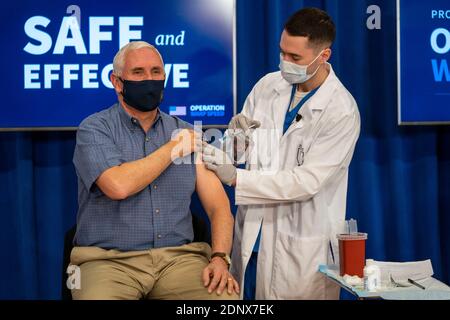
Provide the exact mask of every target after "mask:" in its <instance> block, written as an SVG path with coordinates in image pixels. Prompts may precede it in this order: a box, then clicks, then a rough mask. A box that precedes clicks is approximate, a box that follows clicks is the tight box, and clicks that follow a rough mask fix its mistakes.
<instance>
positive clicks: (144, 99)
mask: <svg viewBox="0 0 450 320" xmlns="http://www.w3.org/2000/svg"><path fill="white" fill-rule="evenodd" d="M119 79H120V78H119ZM120 80H121V81H122V83H123V89H122V96H123V101H125V103H126V104H128V105H129V106H130V107H133V108H134V109H136V110H139V111H142V112H147V111H152V110H155V109H156V108H157V107H158V106H159V105H160V104H161V101H162V98H163V91H164V82H165V81H164V80H141V81H132V80H122V79H120Z"/></svg>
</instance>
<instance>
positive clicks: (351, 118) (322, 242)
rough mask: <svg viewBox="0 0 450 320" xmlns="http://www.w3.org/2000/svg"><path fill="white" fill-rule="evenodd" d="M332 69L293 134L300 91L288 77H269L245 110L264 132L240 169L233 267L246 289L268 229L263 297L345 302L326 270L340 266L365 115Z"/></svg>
mask: <svg viewBox="0 0 450 320" xmlns="http://www.w3.org/2000/svg"><path fill="white" fill-rule="evenodd" d="M326 66H327V68H329V71H330V73H329V75H328V77H327V79H326V80H325V82H324V83H323V84H322V85H321V87H320V88H319V90H318V91H317V92H316V93H315V94H314V95H313V96H312V97H311V98H310V99H309V100H308V101H307V102H306V103H305V104H304V105H303V107H302V108H301V109H300V112H299V113H300V114H301V115H302V119H301V120H300V121H298V122H294V124H292V125H291V126H290V128H289V129H288V131H287V132H286V134H284V135H283V133H282V132H283V123H284V119H285V115H286V110H287V107H288V104H289V100H290V95H291V89H292V86H291V85H290V84H289V83H288V82H286V81H285V80H284V79H283V78H282V76H281V73H280V72H274V73H270V74H267V75H266V76H265V77H263V78H262V79H261V80H260V81H259V82H258V83H257V84H256V85H255V87H254V88H253V90H252V91H251V93H250V94H249V96H248V97H247V100H246V102H245V105H244V108H243V110H242V113H243V114H244V115H246V116H248V117H249V118H252V119H255V120H258V121H260V122H261V127H260V128H258V129H256V130H254V132H253V134H252V138H253V140H254V146H253V147H252V150H251V152H250V156H249V161H248V162H247V164H246V169H238V170H237V171H238V172H237V180H236V181H237V182H236V190H235V192H236V204H237V205H239V207H238V212H237V215H236V224H235V234H234V244H233V252H232V269H231V270H232V273H233V274H234V276H235V277H236V279H238V281H239V282H240V285H241V288H243V284H244V274H245V268H246V266H247V263H248V261H249V258H250V256H251V253H252V249H253V245H254V243H255V240H256V237H257V235H258V230H259V229H260V226H261V224H262V229H261V230H262V234H261V242H260V249H259V254H258V264H257V280H256V282H257V284H256V299H338V298H339V289H338V287H337V286H336V285H334V284H333V283H331V282H330V281H329V280H326V279H325V277H324V276H322V275H321V274H320V273H318V267H319V265H320V264H330V263H332V253H331V250H330V241H331V244H332V246H333V252H334V257H335V262H336V263H338V261H337V259H338V246H337V239H336V234H337V233H341V232H342V231H343V230H342V229H343V226H344V221H345V210H346V196H347V180H348V167H349V164H350V161H351V158H352V156H353V151H354V148H355V144H356V141H357V139H358V137H359V132H360V117H359V112H358V108H357V104H356V102H355V100H354V99H353V97H352V95H351V94H350V93H349V92H348V91H347V90H346V89H345V87H344V86H343V85H342V83H341V82H340V81H339V79H338V78H337V77H336V75H335V74H334V72H333V69H332V67H331V65H330V64H327V65H326ZM294 121H295V120H294ZM300 146H301V147H302V149H303V156H302V152H301V150H299V149H300ZM299 164H300V165H299ZM241 292H243V290H241Z"/></svg>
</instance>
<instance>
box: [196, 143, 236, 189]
mask: <svg viewBox="0 0 450 320" xmlns="http://www.w3.org/2000/svg"><path fill="white" fill-rule="evenodd" d="M203 162H204V163H205V166H206V168H208V169H209V170H211V171H214V173H215V174H216V175H217V177H218V178H219V179H220V181H222V182H223V183H225V184H227V185H229V186H234V185H236V167H235V166H234V165H233V160H231V158H230V157H229V156H228V155H227V154H226V153H225V152H223V151H222V150H220V149H218V148H216V147H214V146H213V145H210V144H207V143H203Z"/></svg>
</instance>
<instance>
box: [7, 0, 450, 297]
mask: <svg viewBox="0 0 450 320" xmlns="http://www.w3.org/2000/svg"><path fill="white" fill-rule="evenodd" d="M372 4H376V5H379V6H380V8H381V14H382V20H381V30H368V29H367V28H366V19H367V17H368V14H367V13H366V9H367V7H368V6H369V5H372ZM304 6H315V7H320V8H322V9H324V10H326V11H328V12H329V14H330V15H331V16H332V17H333V19H334V21H335V23H336V26H337V39H336V42H335V44H334V46H333V56H332V59H331V63H332V64H333V66H334V69H335V72H336V74H337V75H338V76H339V77H340V79H341V81H342V82H343V83H344V84H345V86H346V87H347V88H348V89H349V91H350V92H351V93H352V94H353V96H354V97H355V99H356V101H357V102H358V105H359V109H360V113H361V119H362V130H361V137H360V139H359V142H358V144H357V147H356V151H355V155H354V159H353V162H352V165H351V167H350V178H349V189H348V209H347V216H348V218H350V217H353V218H355V219H357V220H358V225H359V228H360V230H362V231H364V232H367V233H368V234H369V239H368V241H367V256H368V257H371V258H374V259H379V260H391V261H412V260H420V259H428V258H429V259H431V260H432V263H433V268H434V271H435V277H437V278H438V279H440V280H442V281H444V282H446V283H449V282H450V233H449V232H448V230H450V201H449V200H447V199H450V128H449V127H445V126H441V127H438V126H422V127H399V126H398V125H397V90H396V88H397V85H396V66H397V65H396V36H395V34H396V24H395V14H396V9H395V1H394V0H386V1H381V0H379V1H374V0H371V1H365V0H344V1H342V0H339V1H338V0H329V1H313V0H311V1H295V0H278V1H277V0H237V70H238V74H237V76H238V90H237V98H238V109H240V107H241V106H242V104H243V102H244V100H245V97H246V95H247V94H248V93H249V92H250V90H251V88H252V86H253V85H254V84H255V83H256V82H257V80H258V79H259V78H260V77H262V76H263V75H264V74H265V73H267V72H271V71H275V70H277V68H278V62H279V51H278V44H279V37H280V34H281V31H282V28H283V24H284V22H285V20H286V19H287V18H288V17H289V15H290V14H291V13H293V12H294V11H296V10H298V9H299V8H301V7H304ZM418 90H420V88H418ZM418 92H420V91H418ZM74 145H75V133H74V132H33V133H31V132H22V133H0V182H1V184H0V240H1V241H0V299H58V298H59V295H60V285H61V283H60V282H61V259H62V251H63V237H64V233H65V232H66V231H67V230H68V229H69V228H70V227H71V226H72V225H73V224H74V223H75V216H76V210H77V199H76V196H77V185H76V176H75V172H74V168H73V166H72V155H73V148H74ZM227 192H228V194H229V196H230V199H231V200H232V201H234V194H233V190H232V189H229V188H227ZM193 207H194V210H201V208H200V204H199V203H198V199H196V198H195V197H194V202H193ZM235 209H236V208H235V207H234V206H233V210H235Z"/></svg>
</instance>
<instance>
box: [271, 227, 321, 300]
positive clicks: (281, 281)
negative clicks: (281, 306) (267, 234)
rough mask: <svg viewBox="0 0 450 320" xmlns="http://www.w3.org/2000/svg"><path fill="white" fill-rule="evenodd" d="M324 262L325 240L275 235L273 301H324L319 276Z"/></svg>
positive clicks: (282, 234) (281, 234)
mask: <svg viewBox="0 0 450 320" xmlns="http://www.w3.org/2000/svg"><path fill="white" fill-rule="evenodd" d="M326 261H327V239H326V238H325V237H308V238H299V237H295V236H292V235H289V234H284V233H280V232H279V233H278V234H277V239H276V244H275V255H274V267H273V274H272V286H271V287H272V291H273V296H274V298H275V299H325V297H326V292H325V278H324V277H323V276H322V275H321V274H320V273H319V272H318V269H319V265H320V264H324V263H326Z"/></svg>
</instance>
